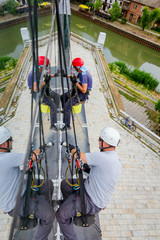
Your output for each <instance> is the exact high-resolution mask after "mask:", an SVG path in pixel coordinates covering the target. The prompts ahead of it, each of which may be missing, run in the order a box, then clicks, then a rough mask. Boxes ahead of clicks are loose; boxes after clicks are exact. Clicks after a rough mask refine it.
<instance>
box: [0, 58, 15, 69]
mask: <svg viewBox="0 0 160 240" xmlns="http://www.w3.org/2000/svg"><path fill="white" fill-rule="evenodd" d="M17 61H18V60H17V59H14V58H12V57H0V70H5V69H12V68H15V67H16V65H17Z"/></svg>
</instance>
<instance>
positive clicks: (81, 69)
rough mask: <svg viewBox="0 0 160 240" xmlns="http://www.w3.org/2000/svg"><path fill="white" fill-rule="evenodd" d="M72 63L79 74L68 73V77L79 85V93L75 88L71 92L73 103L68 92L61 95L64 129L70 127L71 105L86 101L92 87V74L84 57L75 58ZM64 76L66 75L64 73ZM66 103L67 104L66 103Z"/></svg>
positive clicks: (76, 85)
mask: <svg viewBox="0 0 160 240" xmlns="http://www.w3.org/2000/svg"><path fill="white" fill-rule="evenodd" d="M72 65H73V67H74V69H75V70H76V72H78V75H77V76H71V75H68V78H70V79H71V81H72V83H73V85H74V86H75V87H77V94H76V91H75V89H74V88H73V90H72V93H71V104H70V100H69V95H68V92H67V93H65V94H64V95H63V94H62V95H61V102H62V107H63V110H64V115H63V122H64V123H65V126H64V128H63V129H70V128H71V127H70V118H71V110H72V109H71V105H72V106H74V105H76V104H77V103H78V102H79V101H80V102H81V101H83V102H84V101H86V99H88V95H89V92H90V91H91V89H92V76H91V74H90V73H89V72H88V69H87V67H86V66H85V65H84V61H83V59H82V58H75V59H73V61H72ZM64 77H66V75H65V74H64ZM64 103H65V104H64Z"/></svg>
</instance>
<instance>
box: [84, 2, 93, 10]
mask: <svg viewBox="0 0 160 240" xmlns="http://www.w3.org/2000/svg"><path fill="white" fill-rule="evenodd" d="M86 6H87V7H89V8H90V12H92V11H93V10H94V4H93V3H92V2H87V3H86Z"/></svg>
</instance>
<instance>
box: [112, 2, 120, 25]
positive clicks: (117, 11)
mask: <svg viewBox="0 0 160 240" xmlns="http://www.w3.org/2000/svg"><path fill="white" fill-rule="evenodd" d="M109 13H110V14H111V20H112V21H117V20H118V18H120V17H121V7H120V5H119V3H118V1H117V2H115V3H113V4H112V8H111V9H109Z"/></svg>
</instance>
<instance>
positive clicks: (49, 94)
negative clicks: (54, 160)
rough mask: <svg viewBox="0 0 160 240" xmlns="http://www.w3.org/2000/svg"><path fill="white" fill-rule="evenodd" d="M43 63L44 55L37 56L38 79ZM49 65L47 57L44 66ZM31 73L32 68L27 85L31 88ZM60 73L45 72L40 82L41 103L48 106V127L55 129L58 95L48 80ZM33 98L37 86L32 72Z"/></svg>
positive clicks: (35, 94)
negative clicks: (49, 123) (49, 122)
mask: <svg viewBox="0 0 160 240" xmlns="http://www.w3.org/2000/svg"><path fill="white" fill-rule="evenodd" d="M44 63H45V57H44V56H39V58H38V64H39V65H38V68H39V79H40V78H41V73H42V70H43V65H44ZM47 66H49V59H48V58H47V60H46V67H47ZM32 74H33V70H31V71H30V73H29V75H28V87H29V89H32ZM59 74H60V72H59V71H57V73H55V74H47V75H45V76H44V81H43V82H42V96H41V98H42V103H45V104H46V105H48V106H49V107H50V121H51V126H50V129H54V130H57V128H56V125H55V123H56V122H57V108H58V107H59V100H60V97H59V95H58V94H57V93H56V92H54V91H52V90H51V89H50V80H51V78H52V77H58V76H59ZM33 92H34V94H33V98H34V99H36V97H37V92H38V87H37V81H36V73H34V79H33Z"/></svg>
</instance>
